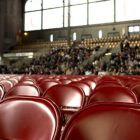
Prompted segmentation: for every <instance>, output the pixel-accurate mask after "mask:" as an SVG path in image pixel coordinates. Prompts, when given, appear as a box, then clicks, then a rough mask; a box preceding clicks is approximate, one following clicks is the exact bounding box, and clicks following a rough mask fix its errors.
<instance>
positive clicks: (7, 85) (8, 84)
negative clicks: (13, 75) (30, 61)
mask: <svg viewBox="0 0 140 140" xmlns="http://www.w3.org/2000/svg"><path fill="white" fill-rule="evenodd" d="M0 83H1V84H2V85H3V86H4V89H5V92H8V91H9V90H10V89H11V88H12V87H13V86H14V84H13V83H12V82H11V81H10V80H2V81H0Z"/></svg>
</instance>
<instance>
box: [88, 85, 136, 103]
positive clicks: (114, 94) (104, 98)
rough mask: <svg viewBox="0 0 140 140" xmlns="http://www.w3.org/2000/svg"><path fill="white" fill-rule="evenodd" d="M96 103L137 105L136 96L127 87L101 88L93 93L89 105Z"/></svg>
mask: <svg viewBox="0 0 140 140" xmlns="http://www.w3.org/2000/svg"><path fill="white" fill-rule="evenodd" d="M95 102H128V103H137V98H136V96H135V94H134V93H133V92H132V91H131V90H129V89H127V88H125V87H109V86H108V87H101V88H97V89H95V90H94V91H93V94H91V96H90V97H89V100H88V104H90V103H95Z"/></svg>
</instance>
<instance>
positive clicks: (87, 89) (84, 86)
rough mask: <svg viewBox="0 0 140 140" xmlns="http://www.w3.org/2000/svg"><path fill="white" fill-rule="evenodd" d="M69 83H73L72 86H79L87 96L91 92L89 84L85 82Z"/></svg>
mask: <svg viewBox="0 0 140 140" xmlns="http://www.w3.org/2000/svg"><path fill="white" fill-rule="evenodd" d="M69 85H73V86H76V87H79V88H81V89H82V90H83V91H84V93H85V96H89V95H90V94H91V92H92V90H91V88H90V86H89V85H88V84H87V83H85V82H82V81H79V82H71V83H70V84H69Z"/></svg>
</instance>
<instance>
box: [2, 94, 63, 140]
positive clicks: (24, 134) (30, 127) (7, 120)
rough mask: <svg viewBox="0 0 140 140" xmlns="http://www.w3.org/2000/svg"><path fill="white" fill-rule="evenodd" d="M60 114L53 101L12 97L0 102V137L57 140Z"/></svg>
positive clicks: (14, 139)
mask: <svg viewBox="0 0 140 140" xmlns="http://www.w3.org/2000/svg"><path fill="white" fill-rule="evenodd" d="M60 117H61V115H60V112H59V110H58V108H57V107H56V105H54V103H52V102H51V101H50V100H44V99H40V98H35V97H13V98H8V99H6V100H3V101H2V102H1V103H0V139H2V140H58V139H59V137H60V128H61V118H60Z"/></svg>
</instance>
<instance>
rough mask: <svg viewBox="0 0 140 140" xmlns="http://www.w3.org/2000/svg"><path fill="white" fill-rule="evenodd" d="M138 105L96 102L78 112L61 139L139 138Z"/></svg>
mask: <svg viewBox="0 0 140 140" xmlns="http://www.w3.org/2000/svg"><path fill="white" fill-rule="evenodd" d="M139 129H140V105H134V104H113V103H108V104H96V105H91V106H88V107H87V108H85V109H83V110H81V111H80V112H78V113H77V114H76V115H75V116H74V117H73V118H72V119H71V121H69V122H68V124H67V126H66V127H65V129H64V131H63V134H62V136H61V140H139V139H140V134H139V131H138V130H139Z"/></svg>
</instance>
